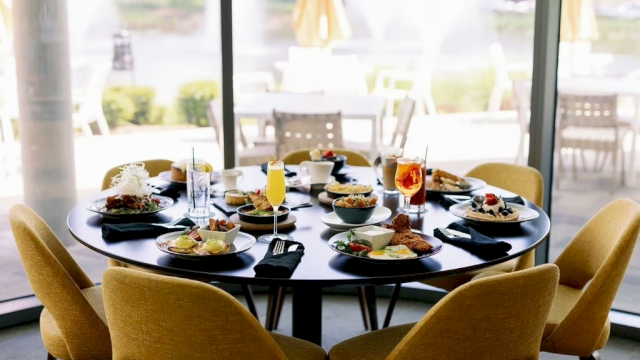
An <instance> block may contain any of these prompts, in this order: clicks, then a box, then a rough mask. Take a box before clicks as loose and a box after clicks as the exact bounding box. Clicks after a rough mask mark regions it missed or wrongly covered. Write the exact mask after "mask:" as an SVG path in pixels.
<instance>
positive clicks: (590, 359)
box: [580, 351, 602, 360]
mask: <svg viewBox="0 0 640 360" xmlns="http://www.w3.org/2000/svg"><path fill="white" fill-rule="evenodd" d="M580 360H602V358H601V357H600V354H598V352H597V351H594V352H593V354H591V355H590V356H580Z"/></svg>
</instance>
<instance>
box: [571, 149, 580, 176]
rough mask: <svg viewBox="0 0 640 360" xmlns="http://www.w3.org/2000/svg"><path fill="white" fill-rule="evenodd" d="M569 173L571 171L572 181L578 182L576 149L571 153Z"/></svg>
mask: <svg viewBox="0 0 640 360" xmlns="http://www.w3.org/2000/svg"><path fill="white" fill-rule="evenodd" d="M571 156H572V158H571V171H573V181H576V180H578V169H577V165H576V162H577V161H578V159H577V158H576V149H573V150H572V151H571Z"/></svg>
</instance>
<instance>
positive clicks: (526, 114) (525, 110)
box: [513, 80, 531, 164]
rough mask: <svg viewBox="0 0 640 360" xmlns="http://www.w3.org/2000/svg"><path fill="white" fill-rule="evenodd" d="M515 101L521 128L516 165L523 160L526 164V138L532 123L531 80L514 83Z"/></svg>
mask: <svg viewBox="0 0 640 360" xmlns="http://www.w3.org/2000/svg"><path fill="white" fill-rule="evenodd" d="M513 99H514V105H515V108H516V111H517V113H518V125H519V126H520V143H519V145H518V154H517V155H516V160H515V163H516V164H518V163H520V161H521V160H522V162H523V163H526V162H527V161H526V160H527V159H526V158H525V157H524V145H525V138H526V137H527V134H528V133H529V123H530V121H531V80H517V81H514V82H513Z"/></svg>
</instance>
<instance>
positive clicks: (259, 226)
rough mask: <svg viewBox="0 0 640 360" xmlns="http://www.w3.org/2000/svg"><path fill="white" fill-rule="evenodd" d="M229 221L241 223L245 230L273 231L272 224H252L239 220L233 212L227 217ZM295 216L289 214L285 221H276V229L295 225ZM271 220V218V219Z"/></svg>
mask: <svg viewBox="0 0 640 360" xmlns="http://www.w3.org/2000/svg"><path fill="white" fill-rule="evenodd" d="M229 219H230V220H231V221H233V222H234V223H236V224H240V225H242V230H245V231H273V224H272V223H270V224H254V223H250V222H246V221H241V220H240V217H239V216H238V214H233V215H231V216H230V217H229ZM296 220H297V219H296V217H295V216H294V215H293V214H289V217H288V218H287V220H285V221H281V222H279V223H278V230H280V229H283V230H284V229H290V228H292V227H294V226H295V225H296ZM272 221H273V220H272Z"/></svg>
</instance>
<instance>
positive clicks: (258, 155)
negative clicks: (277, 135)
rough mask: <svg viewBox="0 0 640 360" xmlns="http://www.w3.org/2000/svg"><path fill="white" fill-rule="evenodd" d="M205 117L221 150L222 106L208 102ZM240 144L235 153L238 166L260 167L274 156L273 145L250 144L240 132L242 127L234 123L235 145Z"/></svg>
mask: <svg viewBox="0 0 640 360" xmlns="http://www.w3.org/2000/svg"><path fill="white" fill-rule="evenodd" d="M207 117H208V118H209V123H210V124H211V127H213V130H214V132H215V134H216V141H217V142H218V146H220V151H223V149H222V134H223V132H222V123H221V122H220V120H222V104H221V103H220V100H213V101H211V102H209V106H208V107H207ZM238 143H239V144H240V145H241V148H240V149H239V151H237V157H238V166H249V165H260V164H264V163H265V162H267V161H268V160H269V158H273V157H274V156H275V153H276V151H275V148H276V147H275V144H269V143H265V144H255V143H254V144H250V143H249V142H248V141H247V138H246V137H245V135H244V132H243V131H242V125H241V124H239V123H236V144H238Z"/></svg>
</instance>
